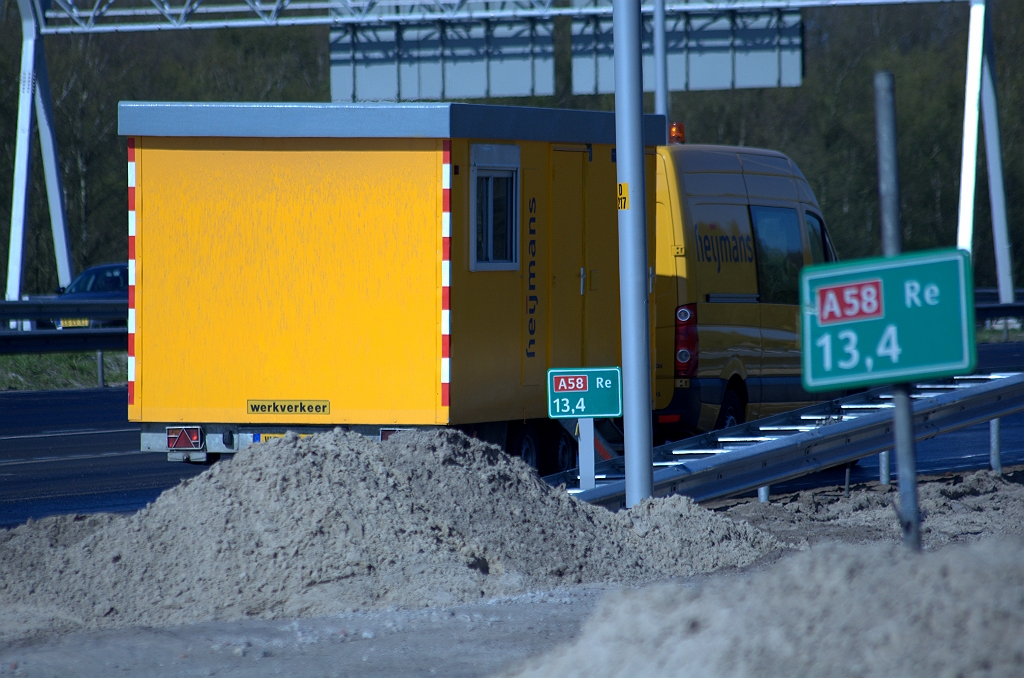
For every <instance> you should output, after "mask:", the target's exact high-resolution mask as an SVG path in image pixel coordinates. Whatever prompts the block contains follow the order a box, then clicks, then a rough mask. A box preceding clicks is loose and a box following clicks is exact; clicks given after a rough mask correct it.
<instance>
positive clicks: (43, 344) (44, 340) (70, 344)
mask: <svg viewBox="0 0 1024 678" xmlns="http://www.w3.org/2000/svg"><path fill="white" fill-rule="evenodd" d="M127 350H128V330H127V328H124V327H109V328H100V329H80V330H79V329H75V330H34V331H32V332H0V355H15V354H19V353H76V352H79V351H127Z"/></svg>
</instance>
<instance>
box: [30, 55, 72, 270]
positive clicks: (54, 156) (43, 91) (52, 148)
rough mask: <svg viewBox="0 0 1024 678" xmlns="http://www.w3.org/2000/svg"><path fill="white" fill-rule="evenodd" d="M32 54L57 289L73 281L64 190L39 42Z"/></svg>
mask: <svg viewBox="0 0 1024 678" xmlns="http://www.w3.org/2000/svg"><path fill="white" fill-rule="evenodd" d="M35 54H36V88H35V90H36V93H35V105H36V129H37V130H39V150H40V151H41V152H42V156H43V175H44V177H45V179H46V198H47V203H48V205H49V208H50V230H51V231H52V232H53V253H54V256H55V257H56V259H57V280H58V281H59V283H60V286H61V287H67V286H68V285H70V284H71V279H72V278H73V277H74V269H73V267H72V265H71V241H70V239H69V238H68V221H67V216H66V215H65V213H64V187H63V185H62V181H61V175H60V157H59V156H58V153H57V129H56V127H55V125H54V121H53V100H52V98H51V95H50V77H49V75H48V74H47V71H46V53H45V52H44V51H43V41H42V40H41V39H40V40H36V51H35Z"/></svg>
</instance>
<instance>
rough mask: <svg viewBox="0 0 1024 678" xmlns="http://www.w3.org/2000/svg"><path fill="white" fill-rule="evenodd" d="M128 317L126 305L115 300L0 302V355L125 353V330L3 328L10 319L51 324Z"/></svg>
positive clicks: (113, 328) (122, 328)
mask: <svg viewBox="0 0 1024 678" xmlns="http://www.w3.org/2000/svg"><path fill="white" fill-rule="evenodd" d="M127 317H128V302H127V301H118V300H73V299H72V300H68V299H61V298H55V299H33V300H29V301H2V302H0V355H14V354H19V353H75V352H79V351H126V350H128V328H127V327H108V328H96V329H92V328H81V329H79V328H74V329H66V330H54V329H42V330H40V329H35V330H21V329H11V330H8V329H7V324H8V322H9V321H12V320H24V321H33V322H37V323H38V322H40V321H43V322H47V323H49V322H52V321H54V320H58V319H63V318H89V319H92V320H119V319H122V320H123V319H126V318H127Z"/></svg>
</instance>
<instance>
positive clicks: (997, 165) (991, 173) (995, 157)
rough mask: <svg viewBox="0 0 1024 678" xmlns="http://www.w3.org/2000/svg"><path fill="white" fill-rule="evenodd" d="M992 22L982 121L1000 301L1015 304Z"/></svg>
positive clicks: (988, 29) (984, 66) (984, 65)
mask: <svg viewBox="0 0 1024 678" xmlns="http://www.w3.org/2000/svg"><path fill="white" fill-rule="evenodd" d="M990 23H991V22H990V21H988V20H986V21H985V48H984V50H983V51H982V61H981V120H982V122H983V123H984V126H985V160H986V162H987V165H988V197H989V204H990V205H991V206H992V244H993V246H994V247H995V255H996V282H997V283H998V286H999V303H1000V304H1012V303H1013V301H1014V299H1013V262H1012V256H1013V253H1012V251H1011V250H1010V236H1009V233H1008V230H1007V226H1006V191H1005V190H1004V188H1003V152H1002V148H1001V144H1000V140H999V98H998V96H996V72H995V67H996V58H995V48H994V46H993V44H992V29H991V25H990Z"/></svg>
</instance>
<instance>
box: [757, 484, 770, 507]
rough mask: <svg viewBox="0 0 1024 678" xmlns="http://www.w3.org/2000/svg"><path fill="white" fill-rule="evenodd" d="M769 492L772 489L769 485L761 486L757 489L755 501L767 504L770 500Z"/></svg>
mask: <svg viewBox="0 0 1024 678" xmlns="http://www.w3.org/2000/svg"><path fill="white" fill-rule="evenodd" d="M771 490H772V488H771V486H770V485H762V486H761V487H759V488H757V500H758V501H759V502H761V503H762V504H767V503H768V502H769V501H770V500H771V496H770V493H771Z"/></svg>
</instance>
